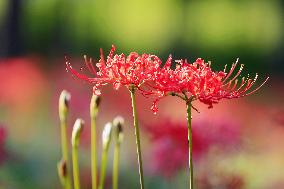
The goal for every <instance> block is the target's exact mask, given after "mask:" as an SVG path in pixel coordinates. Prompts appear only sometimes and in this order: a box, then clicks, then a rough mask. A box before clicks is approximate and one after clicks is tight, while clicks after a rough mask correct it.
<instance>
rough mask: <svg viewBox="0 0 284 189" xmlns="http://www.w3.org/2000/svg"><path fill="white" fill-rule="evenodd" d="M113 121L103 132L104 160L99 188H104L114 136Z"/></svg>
mask: <svg viewBox="0 0 284 189" xmlns="http://www.w3.org/2000/svg"><path fill="white" fill-rule="evenodd" d="M112 129H113V126H112V123H110V122H109V123H107V124H106V125H105V127H104V130H103V134H102V143H103V152H102V160H101V173H100V183H99V189H103V188H104V182H105V176H106V166H107V156H108V150H109V146H110V142H111V137H112Z"/></svg>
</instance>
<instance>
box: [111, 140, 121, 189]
mask: <svg viewBox="0 0 284 189" xmlns="http://www.w3.org/2000/svg"><path fill="white" fill-rule="evenodd" d="M119 152H120V144H119V143H117V144H116V145H115V147H114V157H113V170H112V184H113V187H112V188H113V189H118V163H119Z"/></svg>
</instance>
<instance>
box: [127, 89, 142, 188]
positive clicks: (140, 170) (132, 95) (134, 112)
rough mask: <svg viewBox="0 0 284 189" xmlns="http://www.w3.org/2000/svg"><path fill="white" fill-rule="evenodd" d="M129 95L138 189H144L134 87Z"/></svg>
mask: <svg viewBox="0 0 284 189" xmlns="http://www.w3.org/2000/svg"><path fill="white" fill-rule="evenodd" d="M130 94H131V100H132V109H133V119H134V127H135V136H136V146H137V156H138V166H139V176H140V188H141V189H144V176H143V163H142V155H141V145H140V133H139V126H138V116H137V108H136V100H135V89H134V87H131V88H130Z"/></svg>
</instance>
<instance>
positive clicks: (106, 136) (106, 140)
mask: <svg viewBox="0 0 284 189" xmlns="http://www.w3.org/2000/svg"><path fill="white" fill-rule="evenodd" d="M111 134H112V123H111V122H108V123H107V124H106V125H105V127H104V130H103V134H102V140H103V149H104V150H107V149H108V148H109V145H110V141H111Z"/></svg>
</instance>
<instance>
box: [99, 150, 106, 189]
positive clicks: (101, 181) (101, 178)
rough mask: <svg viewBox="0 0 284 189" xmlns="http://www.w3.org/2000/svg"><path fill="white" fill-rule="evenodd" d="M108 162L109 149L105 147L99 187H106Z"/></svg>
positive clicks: (101, 188)
mask: <svg viewBox="0 0 284 189" xmlns="http://www.w3.org/2000/svg"><path fill="white" fill-rule="evenodd" d="M106 164H107V150H106V149H103V152H102V162H101V173H100V184H99V189H103V188H104V182H105V175H106Z"/></svg>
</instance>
